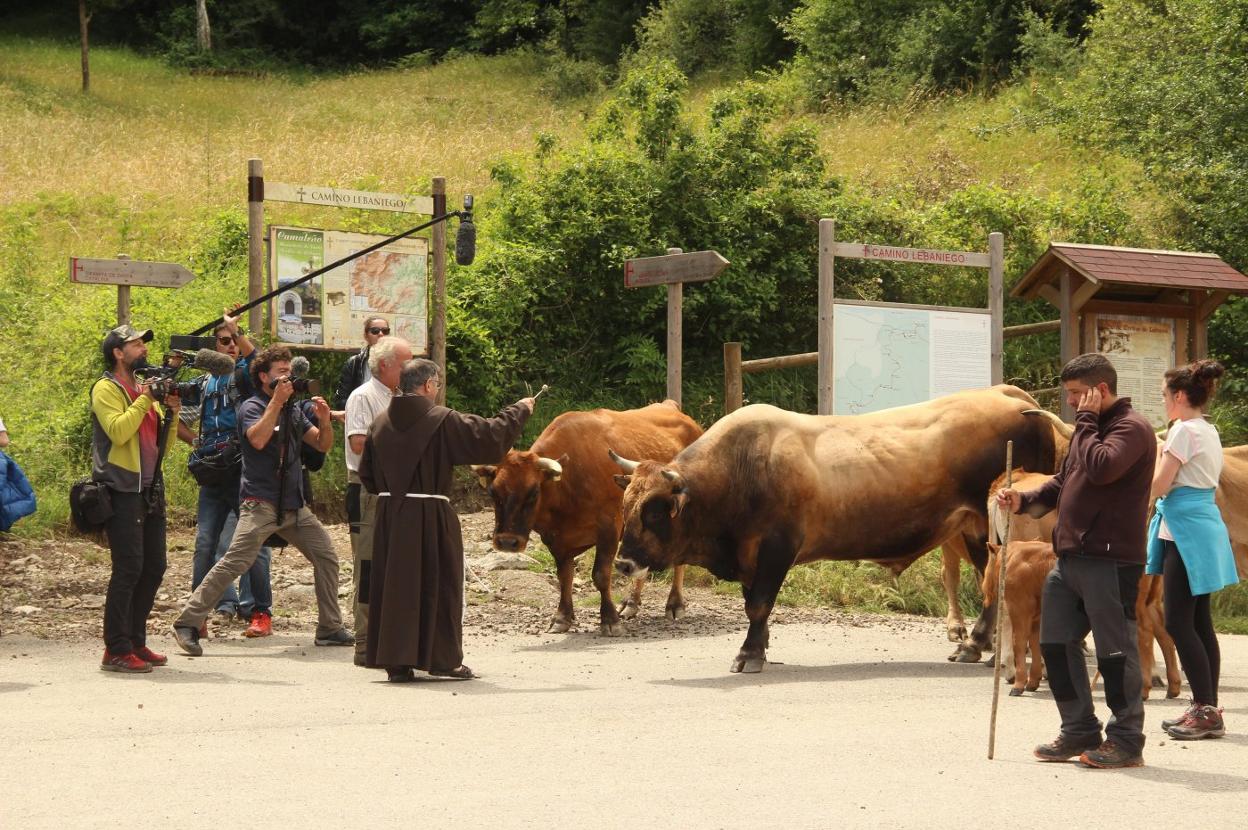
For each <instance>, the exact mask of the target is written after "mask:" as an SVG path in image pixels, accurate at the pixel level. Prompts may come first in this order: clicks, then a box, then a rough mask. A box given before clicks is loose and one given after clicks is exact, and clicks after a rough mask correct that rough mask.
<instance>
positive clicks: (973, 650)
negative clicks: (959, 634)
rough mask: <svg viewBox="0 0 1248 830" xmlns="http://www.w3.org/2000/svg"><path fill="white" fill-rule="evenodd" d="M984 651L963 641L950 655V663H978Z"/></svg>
mask: <svg viewBox="0 0 1248 830" xmlns="http://www.w3.org/2000/svg"><path fill="white" fill-rule="evenodd" d="M983 656H984V655H983V653H982V652H981V651H980V650H979V649H978V648H977V647H975V646H973V645H969V644H968V643H963V644H962V645H960V646H958V647H957V648H956V649H954V650H953V654H950V655H949V662H950V663H978V662H979V658H981V657H983Z"/></svg>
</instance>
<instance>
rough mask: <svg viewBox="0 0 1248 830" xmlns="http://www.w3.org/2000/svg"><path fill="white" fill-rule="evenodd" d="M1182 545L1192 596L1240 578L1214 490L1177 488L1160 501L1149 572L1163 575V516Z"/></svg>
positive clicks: (1151, 538)
mask: <svg viewBox="0 0 1248 830" xmlns="http://www.w3.org/2000/svg"><path fill="white" fill-rule="evenodd" d="M1163 516H1164V517H1165V519H1166V527H1168V528H1169V529H1170V535H1171V536H1173V537H1174V544H1175V545H1177V546H1178V548H1179V556H1180V558H1182V560H1183V567H1184V568H1186V569H1187V581H1188V583H1189V584H1190V585H1191V588H1192V596H1200V595H1201V594H1212V593H1213V592H1214V591H1217V590H1219V589H1221V588H1225V587H1226V586H1227V585H1234V584H1235V583H1236V582H1238V581H1239V576H1238V574H1236V572H1235V554H1234V552H1232V550H1231V537H1230V535H1229V534H1228V533H1227V531H1226V524H1225V523H1224V522H1223V521H1222V514H1221V513H1219V512H1218V506H1217V504H1215V503H1214V501H1213V489H1212V488H1210V489H1199V488H1196V487H1176V488H1174V489H1173V490H1171V491H1170V492H1169V493H1167V494H1166V495H1165V496H1163V497H1162V498H1160V499H1158V500H1157V507H1156V509H1155V510H1154V512H1153V519H1152V522H1150V523H1149V526H1148V567H1147V570H1148V573H1150V574H1160V573H1161V570H1162V568H1161V565H1162V559H1163V558H1164V550H1165V540H1164V539H1162V538H1160V537H1159V536H1158V532H1159V530H1160V529H1161V519H1162V517H1163Z"/></svg>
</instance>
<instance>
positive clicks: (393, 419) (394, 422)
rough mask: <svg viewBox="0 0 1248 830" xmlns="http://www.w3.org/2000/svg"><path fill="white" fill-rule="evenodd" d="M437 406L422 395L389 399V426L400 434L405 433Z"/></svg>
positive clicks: (430, 399)
mask: <svg viewBox="0 0 1248 830" xmlns="http://www.w3.org/2000/svg"><path fill="white" fill-rule="evenodd" d="M435 406H437V404H436V403H435V402H434V401H433V399H432V398H426V397H425V396H424V395H399V396H396V397H394V398H391V399H390V424H391V426H393V427H394V428H395V429H397V430H399V431H400V432H407V431H408V430H409V429H411V428H412V427H413V426H415V425H416V424H418V423H420V422H421V421H422V420H424V418H425V416H426V415H428V414H429V410H431V409H433V408H434V407H435Z"/></svg>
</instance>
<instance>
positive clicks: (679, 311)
mask: <svg viewBox="0 0 1248 830" xmlns="http://www.w3.org/2000/svg"><path fill="white" fill-rule="evenodd" d="M667 253H668V255H669V256H670V255H672V254H679V253H682V250H681V249H680V248H668V249H667ZM684 304H685V286H684V283H679V282H669V283H668V284H667V397H668V398H670V399H671V400H673V401H676V403H681V400H680V385H681V384H680V369H681V346H682V331H681V319H682V317H683V310H684Z"/></svg>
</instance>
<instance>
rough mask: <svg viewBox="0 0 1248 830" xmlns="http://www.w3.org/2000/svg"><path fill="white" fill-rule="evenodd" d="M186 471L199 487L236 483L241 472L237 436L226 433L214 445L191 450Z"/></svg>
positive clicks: (241, 451) (240, 446)
mask: <svg viewBox="0 0 1248 830" xmlns="http://www.w3.org/2000/svg"><path fill="white" fill-rule="evenodd" d="M186 469H187V470H188V471H189V472H190V474H191V475H192V476H193V477H194V479H195V481H196V482H198V483H199V485H200V486H201V487H202V486H205V485H214V484H228V483H230V482H232V481H237V480H238V477H239V475H240V474H241V473H242V470H243V448H242V445H241V444H240V443H239V440H238V435H237V434H234V433H228V434H227V435H226V436H225V437H224V438H223V439H222V440H220V441H218V442H216V443H215V444H210V445H208V446H199V447H196V448H195V449H193V450H191V454H190V455H189V456H188V457H187V459H186Z"/></svg>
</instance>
